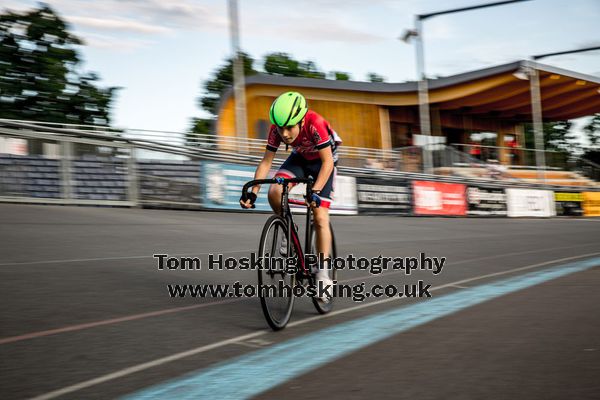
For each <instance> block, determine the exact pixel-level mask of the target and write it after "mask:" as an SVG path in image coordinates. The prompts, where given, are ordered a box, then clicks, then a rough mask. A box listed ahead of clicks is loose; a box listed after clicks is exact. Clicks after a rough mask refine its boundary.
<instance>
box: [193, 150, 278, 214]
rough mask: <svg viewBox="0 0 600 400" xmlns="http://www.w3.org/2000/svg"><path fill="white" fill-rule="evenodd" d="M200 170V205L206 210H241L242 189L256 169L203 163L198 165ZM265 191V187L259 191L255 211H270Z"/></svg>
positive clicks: (210, 162) (244, 166) (246, 166)
mask: <svg viewBox="0 0 600 400" xmlns="http://www.w3.org/2000/svg"><path fill="white" fill-rule="evenodd" d="M200 168H201V170H202V171H201V174H200V181H201V188H202V205H203V206H204V207H206V208H214V209H224V210H241V208H240V196H241V195H242V187H243V186H244V184H245V183H246V182H248V181H250V180H252V178H253V177H254V171H255V170H256V167H254V166H249V165H238V164H229V163H220V162H213V161H204V162H202V164H200ZM270 176H272V174H270ZM267 190H268V188H267V187H265V188H263V189H262V190H261V192H260V194H259V196H258V199H257V200H256V210H259V211H270V210H271V207H270V206H269V202H268V200H267Z"/></svg>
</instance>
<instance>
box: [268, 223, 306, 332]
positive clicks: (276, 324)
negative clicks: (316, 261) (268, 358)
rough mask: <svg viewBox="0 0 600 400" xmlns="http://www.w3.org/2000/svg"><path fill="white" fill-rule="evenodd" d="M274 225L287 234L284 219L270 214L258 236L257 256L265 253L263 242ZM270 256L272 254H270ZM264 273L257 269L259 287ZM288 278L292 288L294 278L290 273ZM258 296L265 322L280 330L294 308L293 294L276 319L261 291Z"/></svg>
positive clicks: (275, 329)
mask: <svg viewBox="0 0 600 400" xmlns="http://www.w3.org/2000/svg"><path fill="white" fill-rule="evenodd" d="M275 227H278V228H279V229H282V230H283V233H284V234H285V235H287V224H286V221H285V220H284V219H283V218H282V217H280V216H278V215H272V216H271V217H270V218H269V219H268V220H267V222H265V225H264V227H263V231H262V234H261V236H260V243H259V247H258V256H259V257H263V256H264V254H265V252H264V250H265V245H266V243H265V242H266V240H267V238H268V237H269V231H270V230H271V229H274V228H275ZM271 245H272V244H271V243H269V246H271ZM292 245H293V244H292ZM296 254H298V253H297V251H296ZM271 256H273V255H272V254H271ZM266 273H267V271H266V270H261V269H259V270H258V284H259V287H260V286H261V285H263V284H264V279H263V274H266ZM290 279H291V286H292V288H293V287H294V284H295V283H296V278H295V276H294V275H293V274H292V275H290ZM259 298H260V305H261V308H262V311H263V314H264V316H265V319H266V320H267V323H268V324H269V326H270V327H271V329H273V330H274V331H278V330H281V329H283V328H285V326H286V325H287V323H288V322H289V320H290V317H291V315H292V309H293V308H294V298H295V296H294V295H293V293H292V295H291V297H290V300H289V302H288V304H287V310H286V312H285V313H284V316H283V318H281V319H280V320H277V319H276V318H275V317H274V316H273V315H272V313H271V312H270V310H269V305H268V304H267V299H266V298H265V297H264V296H262V293H259Z"/></svg>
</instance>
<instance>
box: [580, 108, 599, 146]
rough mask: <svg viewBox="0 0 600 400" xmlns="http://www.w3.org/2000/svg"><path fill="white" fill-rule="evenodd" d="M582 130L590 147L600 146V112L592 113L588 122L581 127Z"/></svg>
mask: <svg viewBox="0 0 600 400" xmlns="http://www.w3.org/2000/svg"><path fill="white" fill-rule="evenodd" d="M583 132H585V134H586V136H587V138H588V140H589V141H590V146H589V147H590V148H592V149H598V148H600V113H597V114H594V116H593V117H592V119H591V120H590V122H589V123H588V124H587V125H586V126H584V127H583Z"/></svg>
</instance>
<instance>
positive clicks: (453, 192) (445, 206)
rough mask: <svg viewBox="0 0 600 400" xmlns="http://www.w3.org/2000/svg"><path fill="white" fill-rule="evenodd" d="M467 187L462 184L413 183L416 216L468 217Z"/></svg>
mask: <svg viewBox="0 0 600 400" xmlns="http://www.w3.org/2000/svg"><path fill="white" fill-rule="evenodd" d="M465 189H466V186H465V185H464V184H462V183H445V182H430V181H413V203H414V212H415V214H416V215H457V216H461V215H466V214H467V202H466V198H465Z"/></svg>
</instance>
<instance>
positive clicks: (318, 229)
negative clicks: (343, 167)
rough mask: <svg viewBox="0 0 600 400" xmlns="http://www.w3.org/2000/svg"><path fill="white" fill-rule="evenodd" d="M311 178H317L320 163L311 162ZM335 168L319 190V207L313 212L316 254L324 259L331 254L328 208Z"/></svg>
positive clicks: (331, 196) (309, 168)
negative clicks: (321, 255)
mask: <svg viewBox="0 0 600 400" xmlns="http://www.w3.org/2000/svg"><path fill="white" fill-rule="evenodd" d="M307 169H308V170H309V173H310V174H311V175H313V177H315V178H316V177H317V176H318V174H319V170H320V169H321V161H320V160H318V161H317V162H311V163H310V164H309V166H308V168H307ZM335 175H336V168H335V167H334V168H333V171H332V172H331V175H330V176H329V179H327V182H326V183H325V186H323V188H322V189H321V193H320V195H319V196H320V197H321V206H320V207H319V208H315V209H314V210H313V215H314V224H315V233H316V236H317V237H316V244H317V252H319V253H323V256H324V258H325V259H327V258H328V257H329V256H330V254H331V249H330V247H331V230H330V229H329V207H330V206H331V203H332V200H333V192H334V183H335Z"/></svg>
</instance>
